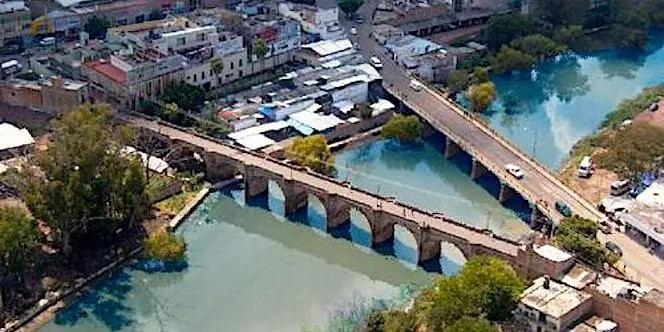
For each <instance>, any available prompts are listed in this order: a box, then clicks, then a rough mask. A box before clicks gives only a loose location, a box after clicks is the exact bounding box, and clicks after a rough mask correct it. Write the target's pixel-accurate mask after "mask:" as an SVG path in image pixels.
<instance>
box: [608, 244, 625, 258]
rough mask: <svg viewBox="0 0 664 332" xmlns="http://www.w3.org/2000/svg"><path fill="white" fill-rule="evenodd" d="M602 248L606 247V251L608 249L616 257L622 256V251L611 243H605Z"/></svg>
mask: <svg viewBox="0 0 664 332" xmlns="http://www.w3.org/2000/svg"><path fill="white" fill-rule="evenodd" d="M604 246H605V247H606V249H609V250H610V251H611V252H612V253H614V254H616V255H618V256H622V255H623V251H622V249H620V246H619V245H618V244H616V243H615V242H613V241H607V242H606V244H605V245H604Z"/></svg>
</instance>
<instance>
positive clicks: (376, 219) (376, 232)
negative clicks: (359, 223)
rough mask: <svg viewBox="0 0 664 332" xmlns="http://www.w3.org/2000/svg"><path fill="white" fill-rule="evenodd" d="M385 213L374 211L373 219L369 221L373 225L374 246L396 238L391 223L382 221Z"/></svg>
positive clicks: (372, 237)
mask: <svg viewBox="0 0 664 332" xmlns="http://www.w3.org/2000/svg"><path fill="white" fill-rule="evenodd" d="M382 215H383V211H377V210H374V211H373V218H371V219H370V220H369V224H370V225H371V239H372V240H373V246H374V247H375V246H376V245H379V244H381V243H383V242H385V241H389V240H390V239H392V238H394V225H393V224H391V223H389V222H383V221H381V220H382V219H383V218H382Z"/></svg>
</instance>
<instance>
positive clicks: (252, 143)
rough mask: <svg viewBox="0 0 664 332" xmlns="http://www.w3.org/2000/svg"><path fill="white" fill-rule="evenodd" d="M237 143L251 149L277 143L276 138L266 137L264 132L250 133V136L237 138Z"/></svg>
mask: <svg viewBox="0 0 664 332" xmlns="http://www.w3.org/2000/svg"><path fill="white" fill-rule="evenodd" d="M235 142H237V144H240V145H242V146H244V147H245V148H247V149H249V150H258V149H262V148H264V147H266V146H270V145H272V144H274V143H276V142H275V141H274V140H272V139H271V138H268V137H266V136H265V135H263V134H256V135H250V136H245V137H242V138H240V139H237V140H235Z"/></svg>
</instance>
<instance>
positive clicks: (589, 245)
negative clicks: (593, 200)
mask: <svg viewBox="0 0 664 332" xmlns="http://www.w3.org/2000/svg"><path fill="white" fill-rule="evenodd" d="M597 230H598V227H597V223H595V222H594V221H592V220H589V219H585V218H581V217H578V216H575V217H570V218H565V219H564V220H563V221H562V222H561V223H560V226H558V228H557V229H556V234H555V235H554V237H555V239H556V242H558V244H560V245H561V246H562V247H563V248H565V249H566V250H569V251H570V252H572V253H574V254H575V255H577V257H578V258H579V259H581V260H582V261H584V262H586V263H588V264H590V265H592V266H594V267H596V268H601V267H602V266H603V264H604V263H609V264H612V263H615V261H616V260H617V257H615V255H612V254H611V253H610V252H609V251H608V250H606V249H605V248H604V247H603V246H602V244H601V243H599V241H597Z"/></svg>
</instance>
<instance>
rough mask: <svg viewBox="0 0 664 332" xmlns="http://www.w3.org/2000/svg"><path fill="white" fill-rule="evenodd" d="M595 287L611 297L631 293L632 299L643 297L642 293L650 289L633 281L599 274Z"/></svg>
mask: <svg viewBox="0 0 664 332" xmlns="http://www.w3.org/2000/svg"><path fill="white" fill-rule="evenodd" d="M595 287H596V288H597V290H598V291H600V292H602V293H604V294H606V295H608V296H610V297H612V298H616V297H618V296H628V295H629V294H631V296H633V299H634V300H637V299H639V298H641V297H643V295H645V294H647V293H648V292H650V291H651V290H652V288H650V287H645V286H640V285H638V284H635V283H633V282H630V281H627V280H623V279H618V278H615V277H611V276H600V277H599V278H597V284H596V286H595Z"/></svg>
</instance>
